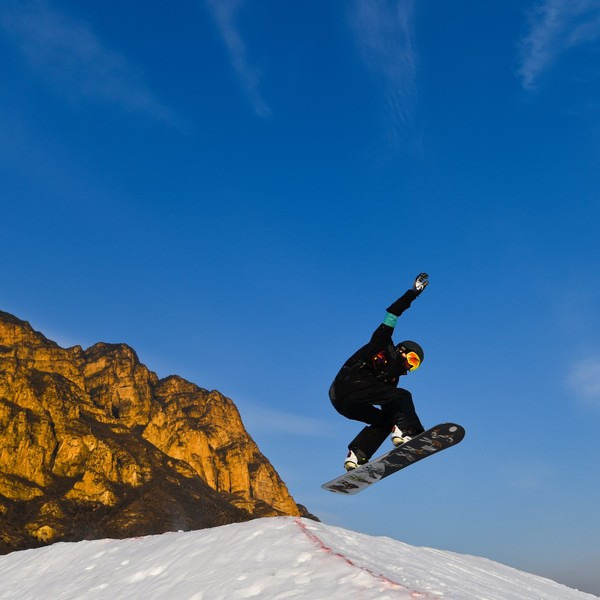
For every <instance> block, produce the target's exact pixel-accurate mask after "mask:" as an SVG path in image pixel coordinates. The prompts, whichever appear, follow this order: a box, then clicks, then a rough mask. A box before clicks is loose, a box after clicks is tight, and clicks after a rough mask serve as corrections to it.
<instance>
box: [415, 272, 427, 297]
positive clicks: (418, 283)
mask: <svg viewBox="0 0 600 600" xmlns="http://www.w3.org/2000/svg"><path fill="white" fill-rule="evenodd" d="M428 285H429V275H427V273H420V274H419V275H417V278H416V279H415V282H414V284H413V290H414V291H415V292H417V294H420V293H421V292H422V291H423V290H424V289H425V288H426V287H427V286H428Z"/></svg>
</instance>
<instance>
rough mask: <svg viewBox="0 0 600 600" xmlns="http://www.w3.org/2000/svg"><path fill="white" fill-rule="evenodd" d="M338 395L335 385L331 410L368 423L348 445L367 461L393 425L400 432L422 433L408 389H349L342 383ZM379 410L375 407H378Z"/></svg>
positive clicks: (331, 389) (331, 390) (330, 393)
mask: <svg viewBox="0 0 600 600" xmlns="http://www.w3.org/2000/svg"><path fill="white" fill-rule="evenodd" d="M339 387H342V389H344V390H347V391H344V392H343V393H341V394H340V393H339V389H338V387H336V384H335V382H334V383H333V385H332V386H331V388H330V390H329V398H330V399H331V403H332V404H333V406H334V408H335V409H336V410H337V411H338V412H339V413H340V414H341V415H343V416H344V417H347V418H348V419H353V420H355V421H362V422H363V423H368V426H367V427H364V428H363V429H362V431H361V432H360V433H359V434H358V435H357V436H356V437H355V438H354V439H353V440H352V441H351V442H350V444H348V448H349V449H351V450H355V451H356V450H357V449H358V450H361V451H362V452H363V453H364V454H365V455H366V456H367V459H370V458H371V456H373V454H375V452H376V451H377V448H379V446H381V444H382V443H383V442H384V441H385V438H386V437H387V436H388V435H390V433H391V432H392V429H393V428H394V425H397V426H398V427H399V428H400V429H401V430H402V432H403V433H405V434H409V435H416V434H417V433H421V432H422V431H423V426H422V425H421V422H420V421H419V417H418V416H417V414H416V412H415V406H414V404H413V400H412V395H411V393H410V392H409V391H408V390H404V389H402V388H395V387H391V386H389V385H385V384H381V383H379V382H374V385H372V386H370V387H367V388H365V387H362V386H361V388H360V389H356V390H352V388H351V387H350V389H348V386H347V382H344V385H343V386H339ZM376 405H377V406H380V407H381V408H377V406H376Z"/></svg>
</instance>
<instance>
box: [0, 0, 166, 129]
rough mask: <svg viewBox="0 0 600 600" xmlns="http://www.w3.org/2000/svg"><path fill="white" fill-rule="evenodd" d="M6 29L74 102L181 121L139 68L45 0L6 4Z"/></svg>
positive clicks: (2, 17) (0, 12) (0, 24)
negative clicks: (100, 104)
mask: <svg viewBox="0 0 600 600" xmlns="http://www.w3.org/2000/svg"><path fill="white" fill-rule="evenodd" d="M0 30H4V33H5V34H6V36H7V38H8V39H10V40H12V42H13V43H14V44H15V45H16V47H17V48H18V49H19V50H20V51H21V53H22V54H23V55H24V56H25V57H26V59H27V61H28V62H29V64H30V66H31V67H32V68H33V69H34V70H35V72H36V73H38V74H39V75H40V76H41V77H43V78H44V79H45V80H46V82H47V83H49V84H50V85H52V87H53V88H54V89H55V90H56V91H58V92H60V93H61V94H63V95H65V96H67V97H68V98H69V99H70V100H72V101H80V100H82V99H88V100H94V101H97V102H98V101H99V102H108V103H111V104H115V105H118V106H119V107H121V108H122V109H125V110H129V111H134V112H139V113H143V114H145V115H147V116H150V117H152V118H155V119H158V120H162V121H165V122H169V123H170V124H174V125H177V119H176V118H175V116H174V114H173V113H172V111H171V110H170V109H169V108H168V107H167V106H165V105H164V104H163V103H161V102H160V101H159V100H158V99H157V98H156V96H155V95H154V94H153V92H152V91H151V90H150V88H149V87H148V85H147V84H146V83H145V82H144V78H143V75H142V74H141V73H140V71H139V69H137V68H136V67H135V66H134V65H133V64H131V63H130V62H129V61H128V60H127V59H126V58H125V57H123V56H121V55H120V54H118V53H117V52H114V51H112V50H111V49H109V48H107V47H106V46H105V45H104V44H103V43H102V41H101V40H100V39H99V38H98V36H97V35H96V34H95V33H94V31H93V30H92V29H91V27H90V26H89V25H88V24H87V23H84V22H82V21H79V20H77V19H74V18H73V17H71V16H68V15H66V14H64V13H61V12H59V11H57V10H56V9H55V8H53V7H51V6H50V5H48V4H47V3H46V2H45V1H44V0H29V1H28V0H23V1H20V2H7V3H4V4H3V6H2V7H1V8H0Z"/></svg>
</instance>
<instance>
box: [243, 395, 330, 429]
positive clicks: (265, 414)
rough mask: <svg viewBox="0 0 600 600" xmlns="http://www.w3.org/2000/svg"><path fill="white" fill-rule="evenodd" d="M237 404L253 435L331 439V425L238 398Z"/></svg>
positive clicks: (245, 423)
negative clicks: (264, 434)
mask: <svg viewBox="0 0 600 600" xmlns="http://www.w3.org/2000/svg"><path fill="white" fill-rule="evenodd" d="M234 402H235V404H236V406H237V407H238V410H239V411H240V415H241V417H242V421H243V422H244V425H245V426H246V427H247V428H248V430H249V431H250V433H251V434H254V433H256V434H258V433H265V432H267V433H269V434H271V435H293V436H307V437H322V438H329V437H331V430H332V427H331V424H330V423H328V422H326V421H323V420H320V419H317V418H314V417H307V416H304V415H300V414H297V413H290V412H286V411H282V410H276V409H273V408H269V407H267V406H265V405H262V404H259V403H257V402H253V401H248V400H245V399H243V398H240V397H238V396H236V399H235V401H234Z"/></svg>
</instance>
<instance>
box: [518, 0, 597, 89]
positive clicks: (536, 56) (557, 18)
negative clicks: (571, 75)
mask: <svg viewBox="0 0 600 600" xmlns="http://www.w3.org/2000/svg"><path fill="white" fill-rule="evenodd" d="M599 38H600V0H543V1H541V2H539V3H538V4H536V6H535V7H534V9H533V10H532V11H531V13H530V15H529V31H528V33H527V34H526V35H525V37H524V38H523V39H522V40H521V43H520V67H519V70H518V75H519V77H520V78H521V83H522V85H523V87H524V88H525V89H526V90H533V89H535V87H536V86H537V84H538V81H539V79H540V77H541V76H542V75H543V74H544V73H545V72H546V71H548V69H550V68H551V67H552V65H553V64H554V63H555V62H556V60H557V59H558V57H559V56H560V55H561V54H563V53H564V52H565V51H567V50H569V49H571V48H573V47H575V46H579V45H581V44H584V43H588V42H592V41H595V40H598V39H599Z"/></svg>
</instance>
